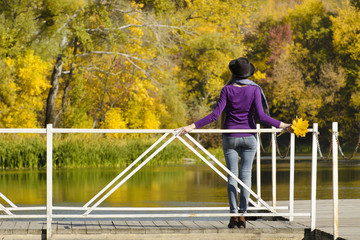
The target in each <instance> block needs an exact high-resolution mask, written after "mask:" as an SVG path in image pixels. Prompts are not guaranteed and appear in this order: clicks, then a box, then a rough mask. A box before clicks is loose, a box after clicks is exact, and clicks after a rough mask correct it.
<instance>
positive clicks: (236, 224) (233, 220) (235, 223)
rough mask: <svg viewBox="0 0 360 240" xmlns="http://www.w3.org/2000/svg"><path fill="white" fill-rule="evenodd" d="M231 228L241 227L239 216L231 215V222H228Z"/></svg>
mask: <svg viewBox="0 0 360 240" xmlns="http://www.w3.org/2000/svg"><path fill="white" fill-rule="evenodd" d="M228 227H229V228H238V227H239V218H238V217H231V218H230V222H229V224H228Z"/></svg>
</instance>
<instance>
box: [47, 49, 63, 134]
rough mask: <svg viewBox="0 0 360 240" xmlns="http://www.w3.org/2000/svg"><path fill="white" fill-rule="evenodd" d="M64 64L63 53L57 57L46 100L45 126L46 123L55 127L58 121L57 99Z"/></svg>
mask: <svg viewBox="0 0 360 240" xmlns="http://www.w3.org/2000/svg"><path fill="white" fill-rule="evenodd" d="M62 66H63V59H62V55H59V56H58V57H57V59H56V63H55V66H54V69H53V72H52V75H51V88H50V91H49V95H48V98H47V100H46V112H45V114H46V116H45V127H46V124H53V125H54V127H55V123H56V113H55V100H56V96H57V93H58V90H59V79H60V77H61V72H62Z"/></svg>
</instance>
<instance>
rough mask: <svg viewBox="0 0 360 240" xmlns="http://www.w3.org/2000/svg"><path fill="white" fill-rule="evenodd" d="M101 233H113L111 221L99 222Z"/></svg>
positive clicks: (113, 226) (113, 227)
mask: <svg viewBox="0 0 360 240" xmlns="http://www.w3.org/2000/svg"><path fill="white" fill-rule="evenodd" d="M99 223H100V228H101V233H115V225H114V223H113V222H112V221H101V222H99Z"/></svg>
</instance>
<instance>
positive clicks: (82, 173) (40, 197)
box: [0, 161, 360, 207]
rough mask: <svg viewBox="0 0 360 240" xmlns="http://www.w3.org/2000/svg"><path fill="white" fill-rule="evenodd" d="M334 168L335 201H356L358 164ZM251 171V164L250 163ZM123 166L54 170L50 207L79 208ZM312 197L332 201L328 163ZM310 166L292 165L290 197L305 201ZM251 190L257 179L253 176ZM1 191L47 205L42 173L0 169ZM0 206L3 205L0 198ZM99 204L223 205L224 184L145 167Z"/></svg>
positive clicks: (283, 167) (284, 188)
mask: <svg viewBox="0 0 360 240" xmlns="http://www.w3.org/2000/svg"><path fill="white" fill-rule="evenodd" d="M353 163H354V164H348V163H340V164H339V198H344V199H350V198H355V199H360V174H359V172H360V162H359V163H357V162H353ZM254 169H256V166H255V165H254ZM277 169H278V171H277V199H278V200H288V196H289V185H288V182H289V164H288V163H279V162H278V163H277ZM122 170H123V168H85V169H84V168H82V169H59V170H54V177H53V181H54V184H53V202H54V205H62V206H69V205H71V206H82V205H84V204H85V203H86V202H87V201H89V200H90V199H91V198H92V197H93V196H94V195H95V194H96V193H97V192H99V191H100V190H101V189H102V188H103V187H104V186H106V185H107V184H108V183H109V182H110V181H111V180H112V179H113V178H114V177H116V176H117V175H118V174H119V173H120V172H121V171H122ZM261 177H262V185H261V188H262V193H261V195H262V197H263V199H264V200H271V195H272V190H271V165H270V164H262V174H261ZM317 182H318V184H317V186H318V188H317V198H318V199H330V198H331V197H332V165H331V162H326V163H325V162H322V163H321V162H319V163H318V178H317ZM310 186H311V162H309V161H307V162H296V164H295V199H297V200H300V199H310V196H311V195H310ZM253 190H254V191H255V192H256V176H255V173H253ZM0 192H1V193H3V194H4V195H5V196H6V197H7V198H9V199H10V200H11V201H12V202H14V203H15V204H18V205H20V206H26V205H45V204H46V172H45V171H44V170H16V171H14V170H11V171H9V170H0ZM0 203H2V204H4V205H7V204H6V203H5V201H3V200H2V199H0ZM102 206H119V207H121V206H124V207H125V206H127V207H165V206H170V207H173V206H177V207H178V206H192V207H205V206H227V193H226V182H225V181H224V180H223V179H222V178H221V177H220V176H218V175H217V174H216V173H215V172H214V171H213V170H212V169H210V168H209V167H208V166H207V165H205V164H196V165H169V166H145V167H144V168H143V169H141V170H140V171H139V172H137V173H136V174H135V175H134V176H133V177H132V178H130V179H129V180H128V181H127V182H126V183H125V184H124V185H122V186H121V187H120V188H119V189H118V190H117V191H116V192H114V193H113V194H112V195H111V196H110V197H109V198H108V199H107V200H106V201H105V202H104V203H103V204H102Z"/></svg>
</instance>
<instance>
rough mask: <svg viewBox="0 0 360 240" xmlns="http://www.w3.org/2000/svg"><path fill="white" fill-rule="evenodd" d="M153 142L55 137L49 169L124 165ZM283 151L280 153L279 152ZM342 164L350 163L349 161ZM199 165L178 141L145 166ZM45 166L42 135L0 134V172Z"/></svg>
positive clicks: (307, 157)
mask: <svg viewBox="0 0 360 240" xmlns="http://www.w3.org/2000/svg"><path fill="white" fill-rule="evenodd" d="M157 137H158V136H157ZM157 139H158V138H156V137H155V136H151V137H149V135H144V136H142V135H141V134H138V136H136V138H134V137H131V138H130V137H128V138H125V137H124V138H114V137H111V136H107V135H105V134H99V135H91V136H89V135H87V134H74V135H66V134H63V135H55V136H54V142H53V166H54V167H55V168H84V167H123V166H128V165H129V164H130V163H132V162H133V161H134V160H135V159H137V158H138V157H139V156H140V155H141V154H142V153H143V152H144V151H145V150H146V149H148V148H149V147H150V146H151V145H152V144H153V143H154V142H155V141H156V140H157ZM160 144H161V143H160ZM159 146H160V145H159ZM284 147H285V146H284ZM155 149H156V148H155ZM285 151H286V150H283V151H282V153H285ZM209 152H210V153H211V154H213V155H214V156H215V157H216V158H218V159H219V160H220V161H222V162H223V161H224V157H223V153H222V149H221V146H219V147H218V148H212V149H209ZM148 155H149V154H148ZM268 155H269V153H265V154H264V153H263V152H262V157H261V159H262V162H263V163H268V162H269V161H271V157H270V156H268ZM346 155H350V154H346ZM205 157H206V156H205ZM288 159H289V158H288V157H287V158H285V159H284V161H288ZM278 161H281V159H278ZM296 161H311V153H306V152H305V153H304V152H300V153H296ZM318 161H322V158H321V157H320V156H318ZM328 161H331V159H330V160H328ZM341 161H343V160H342V158H341V157H339V162H341ZM346 161H347V162H348V163H349V162H350V161H349V160H346ZM357 161H358V162H360V153H358V154H357V155H356V156H355V158H353V160H352V161H351V162H352V163H354V164H357ZM199 162H201V160H200V159H199V158H198V157H197V156H196V155H195V154H194V153H192V152H191V151H190V150H189V149H188V148H187V147H186V146H185V145H184V144H182V143H181V142H180V141H177V140H175V141H174V142H172V143H171V144H169V145H168V146H167V147H166V148H164V149H163V150H162V151H161V152H160V153H159V154H158V155H157V156H156V157H155V158H154V159H153V160H151V161H150V162H149V163H148V164H149V165H168V164H180V163H181V164H193V163H199ZM45 166H46V139H45V136H38V135H37V136H35V135H21V134H19V135H0V169H42V168H44V167H45Z"/></svg>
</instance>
